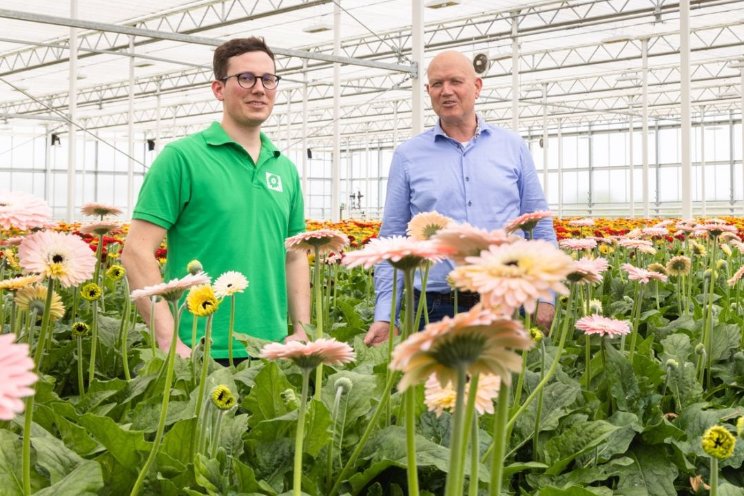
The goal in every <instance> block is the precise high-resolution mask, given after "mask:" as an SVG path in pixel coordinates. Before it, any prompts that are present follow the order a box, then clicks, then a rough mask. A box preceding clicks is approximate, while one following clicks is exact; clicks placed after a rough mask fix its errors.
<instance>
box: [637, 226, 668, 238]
mask: <svg viewBox="0 0 744 496" xmlns="http://www.w3.org/2000/svg"><path fill="white" fill-rule="evenodd" d="M641 233H642V234H643V235H644V236H651V237H653V238H659V237H661V236H666V235H668V234H669V229H667V228H665V227H644V228H643V229H641Z"/></svg>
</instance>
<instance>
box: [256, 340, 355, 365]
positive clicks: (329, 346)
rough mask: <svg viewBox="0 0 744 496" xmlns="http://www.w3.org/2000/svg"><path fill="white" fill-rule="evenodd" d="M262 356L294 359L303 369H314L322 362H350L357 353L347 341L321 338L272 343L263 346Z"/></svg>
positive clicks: (273, 358) (272, 358)
mask: <svg viewBox="0 0 744 496" xmlns="http://www.w3.org/2000/svg"><path fill="white" fill-rule="evenodd" d="M260 357H261V358H266V359H268V360H279V359H285V360H292V361H293V362H294V363H295V365H297V366H298V367H300V368H302V369H314V368H315V367H317V366H318V365H320V364H321V363H322V364H324V365H343V364H345V363H349V362H351V361H353V360H354V359H355V358H356V354H355V353H354V350H353V349H352V347H351V346H349V345H348V344H346V343H342V342H340V341H336V340H335V339H326V338H321V339H317V340H315V341H309V342H307V343H303V342H300V341H289V342H287V343H270V344H267V345H266V346H264V347H263V349H262V350H261V355H260Z"/></svg>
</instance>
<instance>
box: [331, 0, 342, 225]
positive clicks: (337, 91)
mask: <svg viewBox="0 0 744 496" xmlns="http://www.w3.org/2000/svg"><path fill="white" fill-rule="evenodd" d="M339 2H340V0H339V1H336V2H334V4H333V54H334V55H337V54H338V53H339V52H340V51H341V7H340V5H339ZM340 119H341V66H340V64H338V63H335V64H333V161H332V163H331V212H330V213H331V219H332V220H336V221H337V220H339V219H340V217H341V213H340V211H339V209H340V207H341V203H340V201H339V194H338V193H339V192H338V190H339V182H340V181H341V174H340V171H341V123H340V122H339V121H340Z"/></svg>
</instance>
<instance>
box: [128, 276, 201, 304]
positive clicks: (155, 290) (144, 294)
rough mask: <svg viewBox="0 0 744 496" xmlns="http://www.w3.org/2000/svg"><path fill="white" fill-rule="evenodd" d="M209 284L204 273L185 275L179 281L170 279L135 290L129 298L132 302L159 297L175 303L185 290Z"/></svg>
mask: <svg viewBox="0 0 744 496" xmlns="http://www.w3.org/2000/svg"><path fill="white" fill-rule="evenodd" d="M209 283H210V280H209V276H208V275H207V274H205V273H204V272H200V273H198V274H186V275H185V276H184V277H182V278H181V279H172V280H170V281H168V282H161V283H159V284H153V285H152V286H146V287H144V288H142V289H135V290H134V291H132V293H131V294H130V295H129V297H130V298H131V299H132V300H138V299H140V298H152V297H153V296H161V297H163V298H164V299H166V300H168V301H177V300H178V299H179V298H180V297H181V295H183V293H184V292H185V291H186V290H187V289H190V288H191V287H193V286H201V285H203V284H209Z"/></svg>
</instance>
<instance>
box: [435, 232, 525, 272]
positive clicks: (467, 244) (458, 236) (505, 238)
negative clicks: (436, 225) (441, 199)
mask: <svg viewBox="0 0 744 496" xmlns="http://www.w3.org/2000/svg"><path fill="white" fill-rule="evenodd" d="M517 239H520V238H519V237H517V236H512V235H509V234H508V233H507V232H506V231H505V230H503V229H496V230H494V231H491V232H489V231H486V230H485V229H480V228H477V227H473V226H471V225H470V224H467V223H463V224H451V225H449V226H448V227H445V228H444V229H442V230H441V231H439V232H437V234H436V235H434V236H433V237H432V240H434V241H436V242H437V243H439V244H440V245H442V246H445V247H447V249H448V250H449V251H451V252H452V253H451V254H450V258H451V259H452V260H453V261H454V262H455V263H457V264H463V263H465V257H472V256H476V255H480V252H481V251H483V250H487V249H488V247H489V246H498V245H502V244H504V243H511V242H513V241H515V240H517Z"/></svg>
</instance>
